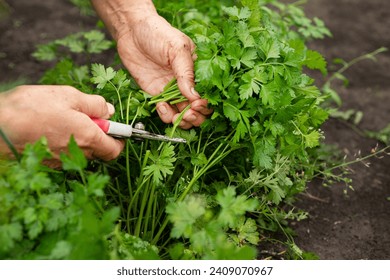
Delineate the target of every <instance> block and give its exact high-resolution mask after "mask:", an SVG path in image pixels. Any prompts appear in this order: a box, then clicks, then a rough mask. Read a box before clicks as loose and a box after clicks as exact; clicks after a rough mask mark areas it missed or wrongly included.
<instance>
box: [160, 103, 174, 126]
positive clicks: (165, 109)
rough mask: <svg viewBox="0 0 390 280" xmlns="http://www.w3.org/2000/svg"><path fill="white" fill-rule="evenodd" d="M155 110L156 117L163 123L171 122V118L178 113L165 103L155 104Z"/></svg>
mask: <svg viewBox="0 0 390 280" xmlns="http://www.w3.org/2000/svg"><path fill="white" fill-rule="evenodd" d="M156 110H157V113H158V115H159V116H160V119H161V120H162V121H163V122H164V123H171V122H173V117H174V116H175V115H176V114H177V113H178V111H177V110H176V109H175V108H174V107H173V106H170V105H169V104H168V103H166V102H159V103H157V105H156Z"/></svg>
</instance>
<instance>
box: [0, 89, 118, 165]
mask: <svg viewBox="0 0 390 280" xmlns="http://www.w3.org/2000/svg"><path fill="white" fill-rule="evenodd" d="M113 113H114V107H113V106H112V105H111V104H109V103H107V102H106V101H105V100H104V98H103V97H101V96H98V95H90V94H85V93H82V92H80V91H78V90H77V89H75V88H73V87H69V86H20V87H17V88H15V89H14V90H11V91H9V92H6V93H2V94H1V95H0V127H1V129H2V130H3V132H4V133H5V134H6V136H7V137H8V138H9V140H10V141H11V143H12V144H13V145H14V146H15V148H16V149H17V150H18V151H19V152H21V151H22V150H23V149H24V146H25V144H27V143H32V142H35V141H37V140H38V139H39V138H41V137H42V136H45V137H46V139H47V141H48V145H49V148H50V150H51V151H52V152H53V159H52V160H51V161H50V162H48V164H49V165H50V166H53V167H58V166H59V160H58V159H59V155H60V153H62V152H66V151H67V145H68V142H69V139H70V136H71V135H73V136H74V138H75V140H76V142H77V144H78V145H79V147H80V148H81V149H82V150H83V152H84V154H85V155H86V157H87V158H89V159H94V158H99V159H103V160H112V159H114V158H116V157H117V156H118V155H119V154H120V152H121V151H122V149H123V147H124V142H123V141H120V140H117V139H114V138H112V137H110V136H108V135H106V134H105V133H104V132H103V131H102V130H101V129H100V128H99V127H98V126H97V125H96V124H95V123H94V122H93V121H92V120H91V118H90V117H96V118H105V119H107V118H109V117H110V116H111V115H112V114H113ZM0 153H2V154H10V151H8V148H7V146H6V145H5V143H3V141H2V139H0Z"/></svg>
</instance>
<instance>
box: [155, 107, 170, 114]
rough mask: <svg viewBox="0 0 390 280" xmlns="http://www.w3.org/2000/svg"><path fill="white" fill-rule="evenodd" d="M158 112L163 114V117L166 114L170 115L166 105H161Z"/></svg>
mask: <svg viewBox="0 0 390 280" xmlns="http://www.w3.org/2000/svg"><path fill="white" fill-rule="evenodd" d="M157 110H158V112H159V113H160V114H161V115H165V114H166V113H168V110H167V108H166V107H165V106H164V105H161V106H159V107H158V108H157Z"/></svg>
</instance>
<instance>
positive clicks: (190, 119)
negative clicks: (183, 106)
mask: <svg viewBox="0 0 390 280" xmlns="http://www.w3.org/2000/svg"><path fill="white" fill-rule="evenodd" d="M205 120H206V116H204V115H202V114H200V113H199V112H197V111H194V110H192V109H190V110H188V111H187V112H185V114H184V115H183V121H184V122H186V123H190V124H192V125H193V126H200V125H201V124H202V123H203V122H204V121H205Z"/></svg>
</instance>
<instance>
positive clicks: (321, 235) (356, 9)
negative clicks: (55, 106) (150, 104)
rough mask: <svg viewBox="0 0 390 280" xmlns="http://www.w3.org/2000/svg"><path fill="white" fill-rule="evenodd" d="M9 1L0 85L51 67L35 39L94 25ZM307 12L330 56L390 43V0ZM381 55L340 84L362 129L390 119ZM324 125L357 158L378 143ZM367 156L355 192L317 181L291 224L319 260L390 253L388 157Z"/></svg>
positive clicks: (314, 4) (330, 4)
mask: <svg viewBox="0 0 390 280" xmlns="http://www.w3.org/2000/svg"><path fill="white" fill-rule="evenodd" d="M9 2H11V1H9ZM9 5H10V11H11V13H10V15H9V16H8V17H6V18H3V19H0V34H1V37H0V73H2V74H1V77H0V84H3V83H5V82H11V81H15V80H17V79H21V81H25V82H29V83H36V82H37V80H38V79H39V78H40V77H41V75H42V74H43V72H44V71H45V70H46V69H47V68H48V66H50V65H49V64H48V63H42V62H38V61H36V60H35V59H33V58H32V57H31V53H32V52H33V51H34V50H35V46H36V44H40V43H45V42H48V41H51V40H53V39H57V38H62V37H64V36H66V35H68V34H70V33H72V32H78V31H80V30H88V29H90V27H92V26H94V24H95V20H94V19H91V18H87V17H84V16H81V15H80V14H79V10H78V9H77V8H75V7H74V6H73V5H72V4H70V3H69V2H68V1H60V0H57V1H38V0H29V1H27V0H14V1H12V2H11V3H9ZM306 11H307V13H308V15H309V16H318V17H319V18H321V19H323V20H324V21H325V23H326V24H327V26H328V27H329V29H330V30H331V32H332V33H333V38H328V39H325V40H320V41H315V42H311V43H310V46H311V47H312V48H313V49H315V50H318V51H319V52H321V53H322V54H324V55H325V57H326V58H327V60H328V61H331V60H332V59H334V58H338V57H341V58H343V59H344V60H347V61H348V60H351V59H353V58H355V57H357V56H360V55H362V54H364V53H367V52H370V51H373V50H375V49H377V48H379V47H382V46H385V47H389V46H390V39H389V37H386V36H385V34H386V33H387V32H388V28H389V27H390V14H389V13H390V12H389V11H390V2H387V1H381V0H375V1H369V2H368V1H364V0H355V1H349V0H342V1H336V0H332V1H330V0H311V1H309V3H308V5H307V9H306ZM99 59H102V60H104V58H99ZM378 59H379V61H378V62H373V61H362V62H360V63H359V64H356V65H355V66H354V67H352V68H351V69H349V70H348V71H347V72H346V73H345V75H346V76H347V78H348V79H349V80H350V84H349V86H348V88H344V87H343V86H342V85H338V86H337V91H338V92H339V93H340V94H341V97H342V99H343V106H342V110H347V109H355V110H360V111H362V112H363V119H362V121H361V122H360V123H359V124H358V129H360V130H373V131H377V130H379V129H381V128H383V127H385V126H386V125H387V124H388V123H389V122H390V107H389V105H388V104H390V74H389V71H388V69H390V53H389V52H387V53H384V54H381V55H380V56H379V57H378ZM318 81H319V83H320V82H321V77H318ZM323 130H324V131H325V137H326V143H328V144H335V145H337V146H338V147H339V148H340V150H341V151H342V152H343V153H345V154H347V155H348V158H349V159H351V160H353V159H354V158H355V157H356V155H357V154H358V153H359V151H361V154H362V155H366V154H369V153H370V152H371V150H372V149H373V148H375V147H376V145H377V141H376V140H373V139H369V138H367V137H363V136H361V135H360V134H359V133H357V132H356V129H354V128H353V127H351V126H350V125H348V123H346V122H344V121H341V120H339V119H330V120H329V121H328V122H327V123H326V124H325V125H324V126H323ZM369 162H371V166H370V167H369V168H368V167H366V166H365V165H364V164H361V163H357V164H354V165H351V166H350V169H351V170H352V174H351V175H350V178H352V180H353V183H352V185H353V188H354V191H352V190H350V189H347V193H345V190H346V187H345V186H344V185H343V184H335V185H332V186H330V187H329V188H324V187H322V186H321V182H312V183H311V185H310V187H309V188H308V190H307V192H305V193H304V194H302V195H300V196H299V200H300V201H299V203H298V206H299V207H300V208H302V209H303V210H306V211H308V212H309V215H310V216H309V218H308V219H307V220H306V221H301V222H298V223H296V224H295V225H293V227H294V229H295V230H296V233H297V236H296V238H295V242H296V243H297V245H298V246H299V247H300V248H301V249H303V250H305V251H311V252H314V253H315V254H317V255H318V256H319V257H320V258H321V259H388V258H390V223H389V222H388V219H389V216H390V202H389V200H388V197H390V174H389V172H388V171H389V170H390V157H389V156H386V157H384V158H382V159H370V160H369Z"/></svg>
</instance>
